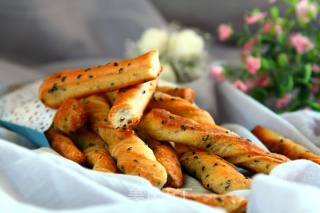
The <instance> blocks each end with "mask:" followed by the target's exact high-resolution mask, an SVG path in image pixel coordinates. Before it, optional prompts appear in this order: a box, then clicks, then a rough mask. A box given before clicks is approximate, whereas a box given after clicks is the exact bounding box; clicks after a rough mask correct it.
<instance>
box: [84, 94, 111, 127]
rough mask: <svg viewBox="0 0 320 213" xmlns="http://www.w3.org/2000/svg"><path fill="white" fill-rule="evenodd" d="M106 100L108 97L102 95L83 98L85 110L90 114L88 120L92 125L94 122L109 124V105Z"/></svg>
mask: <svg viewBox="0 0 320 213" xmlns="http://www.w3.org/2000/svg"><path fill="white" fill-rule="evenodd" d="M106 102H107V100H106V98H105V97H103V96H100V95H92V96H89V97H87V98H83V99H81V103H82V106H83V108H84V110H85V112H86V113H87V114H89V115H90V116H88V121H89V124H90V125H91V126H93V124H94V125H104V124H106V125H109V121H108V112H109V105H108V104H107V103H106Z"/></svg>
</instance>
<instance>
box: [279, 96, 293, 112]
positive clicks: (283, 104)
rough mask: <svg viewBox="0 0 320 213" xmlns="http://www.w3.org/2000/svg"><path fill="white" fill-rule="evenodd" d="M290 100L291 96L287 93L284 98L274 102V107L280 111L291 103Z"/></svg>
mask: <svg viewBox="0 0 320 213" xmlns="http://www.w3.org/2000/svg"><path fill="white" fill-rule="evenodd" d="M291 99H292V94H290V93H288V94H286V95H285V96H283V97H281V98H278V99H277V101H276V107H277V108H278V109H282V108H284V107H286V106H288V104H289V103H290V102H291Z"/></svg>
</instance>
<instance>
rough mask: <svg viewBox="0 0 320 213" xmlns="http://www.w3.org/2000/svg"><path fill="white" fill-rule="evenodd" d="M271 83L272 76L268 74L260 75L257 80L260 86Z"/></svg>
mask: <svg viewBox="0 0 320 213" xmlns="http://www.w3.org/2000/svg"><path fill="white" fill-rule="evenodd" d="M269 83H270V77H269V76H267V75H262V76H260V78H259V79H258V82H257V84H258V85H259V86H260V87H267V86H268V85H269Z"/></svg>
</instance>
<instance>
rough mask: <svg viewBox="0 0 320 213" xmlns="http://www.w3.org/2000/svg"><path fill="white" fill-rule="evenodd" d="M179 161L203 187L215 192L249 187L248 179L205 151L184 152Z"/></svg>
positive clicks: (249, 181) (220, 192)
mask: <svg viewBox="0 0 320 213" xmlns="http://www.w3.org/2000/svg"><path fill="white" fill-rule="evenodd" d="M180 162H181V164H182V166H183V167H184V168H185V169H186V170H187V171H188V172H189V173H190V174H191V175H193V176H195V177H196V178H197V179H198V180H199V181H200V182H201V183H202V185H203V186H204V187H205V188H207V189H209V190H211V191H214V192H216V193H219V194H223V193H227V192H231V191H234V190H239V189H249V188H250V183H251V180H250V179H248V178H246V177H245V176H243V175H242V174H241V173H240V172H238V171H237V170H236V169H235V167H234V166H233V165H231V164H230V163H228V162H227V161H225V160H223V159H222V158H220V157H218V156H217V155H215V154H208V153H207V152H205V151H193V152H185V153H183V154H182V156H181V157H180Z"/></svg>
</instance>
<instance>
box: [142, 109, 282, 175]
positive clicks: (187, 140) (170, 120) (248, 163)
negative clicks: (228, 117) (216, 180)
mask: <svg viewBox="0 0 320 213" xmlns="http://www.w3.org/2000/svg"><path fill="white" fill-rule="evenodd" d="M139 128H143V129H144V130H145V131H146V132H147V134H148V135H149V136H151V137H153V138H154V139H156V140H160V141H173V142H175V143H182V144H185V145H190V146H195V147H198V148H202V149H205V150H206V151H207V152H209V153H213V154H216V155H218V156H220V157H222V158H224V159H226V160H228V161H229V162H231V163H233V164H235V165H239V166H243V167H245V168H247V169H249V170H252V171H255V172H258V173H259V172H260V173H269V172H270V171H271V170H272V169H273V168H274V167H275V166H277V165H279V164H280V163H283V162H285V161H287V160H288V159H287V158H286V157H284V156H281V155H275V154H273V153H268V152H266V151H264V150H262V149H261V148H259V147H258V146H257V145H255V144H254V143H252V142H251V141H250V140H248V139H246V138H242V137H239V136H235V135H233V134H230V132H229V130H226V129H225V131H222V129H221V127H220V128H218V129H217V128H214V127H210V128H208V127H206V126H203V125H200V124H199V123H197V122H195V121H193V120H192V119H189V118H184V117H181V116H178V115H174V114H171V113H169V112H168V111H165V110H161V109H153V110H152V111H151V112H149V113H148V114H147V115H145V116H144V118H143V119H142V121H141V122H140V127H139Z"/></svg>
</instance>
